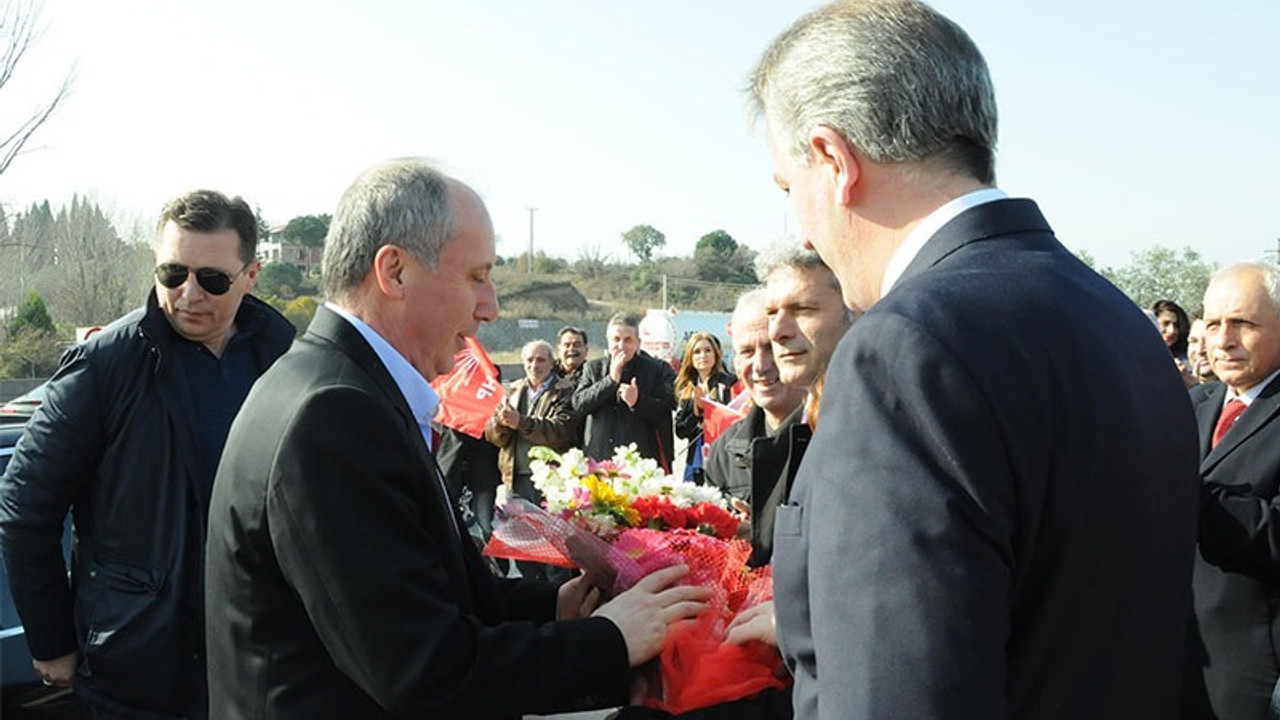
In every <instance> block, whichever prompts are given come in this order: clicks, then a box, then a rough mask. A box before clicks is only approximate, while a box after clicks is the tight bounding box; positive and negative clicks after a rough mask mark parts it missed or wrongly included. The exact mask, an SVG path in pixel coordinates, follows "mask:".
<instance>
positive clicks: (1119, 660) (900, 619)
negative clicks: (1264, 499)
mask: <svg viewBox="0 0 1280 720" xmlns="http://www.w3.org/2000/svg"><path fill="white" fill-rule="evenodd" d="M753 94H754V98H755V102H756V105H757V109H758V110H759V112H760V114H761V115H762V116H763V117H764V119H765V121H766V124H767V127H768V137H769V140H770V149H771V151H772V154H773V159H774V168H775V178H776V180H777V182H778V184H779V185H780V186H781V187H782V188H783V189H784V190H787V191H789V194H790V199H791V203H792V206H793V208H794V210H795V212H796V215H797V218H798V220H799V223H800V226H801V229H802V230H803V232H804V241H805V244H806V245H809V246H812V247H813V248H814V249H816V250H817V251H818V252H819V254H821V256H822V258H823V259H824V260H825V261H826V262H827V264H828V265H830V266H831V268H832V269H833V270H834V271H835V273H836V276H837V277H838V278H839V280H840V284H841V287H842V290H843V295H844V300H845V304H846V305H848V306H849V307H851V308H853V309H854V310H865V311H866V312H865V314H864V315H863V316H862V318H861V319H860V320H859V321H858V322H857V323H856V324H855V325H854V327H853V328H852V329H851V330H850V331H849V333H848V334H846V335H845V337H844V339H843V340H842V341H841V342H840V345H839V346H838V348H837V350H836V352H835V354H834V355H833V356H832V359H831V363H830V366H829V368H828V373H827V376H826V382H825V388H826V394H825V397H824V398H823V403H822V415H821V418H820V422H819V423H818V425H817V430H816V432H815V434H814V437H813V440H812V442H811V444H810V446H809V449H808V452H807V453H806V455H805V457H804V461H803V463H802V464H801V466H800V471H799V473H798V475H797V477H796V481H795V485H794V487H793V489H792V495H791V499H790V501H789V503H788V505H786V506H784V507H780V508H778V511H777V514H776V517H775V528H774V554H773V558H774V560H773V562H774V587H775V593H776V598H777V626H778V627H777V629H778V636H779V641H780V645H781V648H782V650H783V655H784V657H785V658H786V660H787V663H788V666H789V667H790V668H791V670H792V672H793V674H794V676H795V681H796V684H795V692H794V701H795V709H796V716H797V717H798V718H804V719H810V718H823V719H824V720H835V719H839V720H857V719H859V718H912V719H913V720H914V719H919V718H982V719H984V720H991V719H994V718H1089V719H1090V720H1103V719H1106V720H1121V719H1124V720H1131V719H1132V718H1139V717H1141V718H1164V717H1172V716H1174V715H1176V714H1177V712H1178V701H1179V682H1178V681H1179V677H1180V666H1181V654H1182V653H1181V650H1182V646H1183V638H1184V628H1185V627H1186V622H1187V619H1188V617H1189V613H1190V602H1191V598H1190V579H1191V566H1192V556H1193V554H1194V541H1195V533H1196V511H1197V500H1198V492H1199V490H1198V481H1197V478H1196V468H1195V463H1196V458H1195V421H1194V418H1193V416H1192V414H1191V408H1190V404H1189V403H1188V402H1187V397H1186V391H1185V389H1184V388H1183V385H1182V381H1181V379H1180V377H1179V374H1178V371H1177V369H1176V368H1175V367H1174V366H1173V363H1170V362H1169V353H1168V350H1167V349H1166V348H1165V346H1164V344H1163V343H1162V342H1161V340H1160V338H1159V336H1158V334H1157V333H1155V332H1153V331H1152V327H1151V323H1150V321H1149V320H1147V319H1146V317H1145V316H1144V315H1143V314H1142V312H1141V311H1140V310H1139V309H1138V308H1137V307H1136V306H1134V304H1133V303H1132V302H1130V301H1129V300H1128V299H1127V298H1126V297H1125V296H1124V295H1123V294H1121V293H1120V291H1118V290H1117V289H1116V288H1115V287H1113V286H1112V285H1111V284H1109V283H1108V282H1106V281H1105V280H1104V279H1102V278H1101V277H1100V276H1098V275H1097V274H1096V273H1094V272H1093V271H1092V270H1090V269H1089V268H1088V267H1087V266H1086V265H1084V264H1083V263H1081V262H1080V261H1078V260H1077V259H1076V258H1075V257H1073V256H1072V255H1071V253H1070V252H1068V251H1067V250H1066V249H1065V248H1064V247H1063V246H1062V245H1060V244H1059V243H1058V241H1057V240H1056V239H1055V238H1054V235H1053V232H1052V231H1051V230H1050V228H1049V225H1048V224H1047V223H1046V221H1045V219H1044V217H1043V216H1042V215H1041V214H1040V211H1039V210H1038V209H1037V207H1036V205H1035V204H1034V203H1032V202H1031V201H1028V200H1011V199H1008V198H1006V197H1005V196H1004V194H1003V193H1002V192H1000V191H999V190H997V189H996V188H995V187H994V181H995V178H994V147H995V140H996V109H995V99H994V92H993V90H992V87H991V83H990V79H989V76H988V73H987V68H986V64H985V61H984V60H983V59H982V55H981V53H979V51H978V49H977V48H976V47H975V46H974V44H973V42H972V41H971V40H970V39H969V37H968V36H967V35H966V34H965V33H964V31H963V30H961V29H960V28H959V27H957V26H956V25H955V24H953V23H952V22H951V21H949V20H947V19H946V18H945V17H943V16H941V15H939V14H938V13H936V12H935V11H933V10H932V9H930V8H929V7H928V6H926V5H924V4H923V3H919V2H915V1H914V0H883V1H876V0H867V1H864V2H841V3H838V4H833V5H829V6H826V7H823V8H819V9H818V10H815V11H814V12H813V13H811V14H810V15H808V16H806V17H804V18H803V19H801V20H800V21H798V22H797V23H796V24H795V25H793V26H792V27H791V28H790V29H788V30H787V31H786V32H784V33H783V34H782V35H781V36H780V37H779V38H778V39H777V40H776V41H775V42H774V44H773V45H772V46H771V47H770V48H769V49H768V50H767V51H766V53H765V55H764V57H763V59H762V60H761V63H760V66H759V67H758V68H757V69H756V72H755V76H754V79H753ZM1086 366H1087V367H1089V368H1090V373H1089V379H1088V381H1081V379H1080V368H1081V367H1086Z"/></svg>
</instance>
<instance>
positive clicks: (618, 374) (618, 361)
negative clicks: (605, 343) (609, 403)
mask: <svg viewBox="0 0 1280 720" xmlns="http://www.w3.org/2000/svg"><path fill="white" fill-rule="evenodd" d="M626 364H627V354H626V353H624V352H623V351H622V349H621V348H619V349H617V350H610V351H609V377H611V378H613V381H614V382H622V367H623V366H624V365H626Z"/></svg>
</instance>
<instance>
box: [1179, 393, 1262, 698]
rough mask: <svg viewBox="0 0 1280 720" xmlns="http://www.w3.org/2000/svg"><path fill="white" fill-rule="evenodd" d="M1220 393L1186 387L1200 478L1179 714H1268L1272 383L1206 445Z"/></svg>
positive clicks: (1219, 411)
mask: <svg viewBox="0 0 1280 720" xmlns="http://www.w3.org/2000/svg"><path fill="white" fill-rule="evenodd" d="M1226 393H1227V386H1226V385H1223V384H1221V383H1214V384H1211V385H1201V386H1197V387H1195V388H1193V389H1192V390H1191V400H1192V404H1193V405H1194V407H1195V413H1196V420H1197V422H1198V424H1199V426H1200V444H1199V447H1200V453H1201V456H1202V457H1203V458H1204V459H1203V460H1202V461H1201V462H1200V473H1201V474H1202V476H1203V477H1204V481H1205V482H1204V489H1203V494H1202V505H1201V510H1200V554H1199V556H1198V557H1197V558H1196V565H1195V585H1194V587H1195V609H1196V624H1197V627H1198V629H1199V634H1198V637H1195V638H1193V644H1192V650H1191V652H1190V653H1189V654H1188V661H1189V663H1190V664H1191V665H1192V672H1191V673H1189V676H1188V677H1189V679H1190V683H1189V685H1188V693H1187V697H1188V707H1187V712H1186V713H1185V715H1184V717H1187V718H1196V719H1199V718H1221V719H1222V720H1234V719H1235V718H1263V717H1268V715H1267V712H1268V707H1269V702H1270V700H1271V692H1272V689H1273V687H1274V686H1275V683H1276V678H1277V675H1278V674H1280V672H1278V671H1280V668H1277V664H1276V651H1277V650H1276V649H1277V648H1280V609H1278V608H1277V605H1276V598H1277V596H1278V595H1280V526H1278V523H1280V512H1278V511H1277V508H1276V502H1277V501H1278V500H1280V420H1277V417H1278V416H1280V383H1278V382H1272V383H1270V384H1269V385H1268V386H1267V387H1266V388H1264V389H1263V391H1262V393H1261V394H1260V395H1259V396H1258V398H1257V399H1256V400H1254V401H1253V403H1251V404H1250V405H1249V407H1248V409H1247V410H1245V412H1244V414H1243V415H1241V416H1240V418H1239V419H1238V420H1236V422H1235V424H1234V425H1232V427H1231V429H1230V430H1229V431H1227V434H1226V435H1225V436H1223V438H1222V442H1220V443H1219V444H1218V447H1216V448H1214V449H1212V450H1210V449H1209V442H1210V438H1211V437H1212V436H1213V428H1214V426H1215V425H1217V422H1218V416H1219V415H1221V414H1222V404H1223V401H1224V400H1225V398H1226ZM1206 700H1207V701H1208V702H1207V703H1206V702H1205V701H1206Z"/></svg>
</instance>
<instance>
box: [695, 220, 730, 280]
mask: <svg viewBox="0 0 1280 720" xmlns="http://www.w3.org/2000/svg"><path fill="white" fill-rule="evenodd" d="M737 249H738V241H737V240H734V239H733V236H732V235H730V234H729V233H727V232H725V231H724V230H713V231H711V232H709V233H707V234H706V235H703V236H702V237H700V238H698V243H697V244H696V245H694V247H693V262H694V267H696V268H697V274H698V278H699V279H701V280H711V281H721V280H725V279H726V276H727V275H729V274H732V268H730V267H729V261H730V260H731V259H732V258H733V253H734V251H736V250H737Z"/></svg>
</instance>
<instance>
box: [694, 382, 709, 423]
mask: <svg viewBox="0 0 1280 720" xmlns="http://www.w3.org/2000/svg"><path fill="white" fill-rule="evenodd" d="M706 396H707V391H706V390H703V389H702V388H701V387H700V386H698V385H694V386H693V415H694V417H702V399H703V398H705V397H706Z"/></svg>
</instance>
